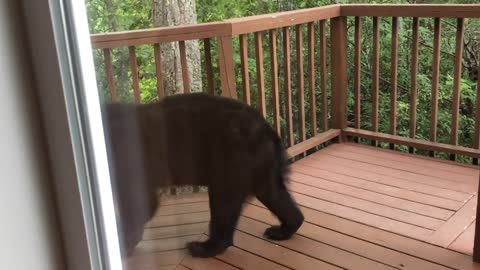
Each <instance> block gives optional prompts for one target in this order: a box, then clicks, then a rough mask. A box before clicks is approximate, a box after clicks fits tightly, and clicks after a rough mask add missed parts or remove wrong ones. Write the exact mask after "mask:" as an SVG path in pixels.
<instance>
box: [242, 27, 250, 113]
mask: <svg viewBox="0 0 480 270" xmlns="http://www.w3.org/2000/svg"><path fill="white" fill-rule="evenodd" d="M240 60H241V62H242V80H243V97H244V99H245V103H247V104H248V105H250V104H251V100H250V76H249V74H248V41H247V35H246V34H243V35H240Z"/></svg>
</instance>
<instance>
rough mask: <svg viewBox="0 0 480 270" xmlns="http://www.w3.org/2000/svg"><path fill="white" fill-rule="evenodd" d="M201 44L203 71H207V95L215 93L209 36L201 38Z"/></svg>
mask: <svg viewBox="0 0 480 270" xmlns="http://www.w3.org/2000/svg"><path fill="white" fill-rule="evenodd" d="M203 45H204V48H205V71H206V73H207V93H208V94H209V95H212V96H213V95H214V94H215V84H214V80H213V78H214V76H213V65H212V46H211V42H210V39H209V38H206V39H204V40H203Z"/></svg>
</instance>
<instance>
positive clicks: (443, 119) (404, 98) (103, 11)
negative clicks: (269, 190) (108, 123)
mask: <svg viewBox="0 0 480 270" xmlns="http://www.w3.org/2000/svg"><path fill="white" fill-rule="evenodd" d="M476 1H477V0H461V1H447V0H431V1H420V0H418V1H416V2H417V3H475V2H476ZM410 2H413V1H406V0H376V1H371V0H364V1H362V0H356V1H355V0H351V1H347V0H345V1H338V0H337V1H335V0H302V1H294V0H277V1H268V0H236V1H230V0H197V3H196V6H197V17H198V22H212V21H221V20H225V19H229V18H235V17H244V16H251V15H259V14H266V13H271V12H278V11H287V10H296V9H301V8H310V7H318V6H322V5H327V4H334V3H410ZM87 8H88V17H89V23H90V31H91V33H103V32H112V31H123V30H133V29H144V28H150V27H152V18H151V17H152V16H151V14H152V11H151V1H150V0H148V1H147V0H87ZM362 20H363V27H362V55H361V69H362V73H361V104H362V106H361V127H362V128H364V129H371V127H372V124H371V122H372V103H371V102H372V78H371V74H372V73H371V70H372V56H373V44H372V18H370V17H363V18H362ZM379 22H380V48H381V49H380V92H379V131H381V132H386V133H390V132H391V131H390V120H389V119H390V118H389V117H390V95H391V92H390V88H391V79H390V76H391V67H390V66H391V50H390V48H391V18H380V19H379ZM353 26H354V21H353V18H348V37H349V44H348V45H349V48H348V63H349V66H348V67H349V70H348V80H349V82H348V85H349V100H348V107H349V110H348V111H349V115H348V120H349V123H350V125H353V122H354V120H355V117H356V116H355V115H354V114H353V106H354V99H353V72H354V66H353V57H354V51H353V44H354V40H353V32H354V27H353ZM399 26H400V27H399V48H398V98H397V123H398V125H397V130H396V132H397V134H399V135H402V136H409V128H410V120H409V117H410V116H409V114H410V95H411V90H410V89H411V87H410V84H411V74H410V70H411V47H412V44H411V43H412V27H411V26H412V19H411V18H399ZM442 28H443V29H442V43H441V62H440V82H439V89H438V90H439V92H438V105H439V106H438V109H439V110H438V126H437V127H438V131H437V141H439V142H442V143H449V142H450V137H451V121H452V119H451V118H452V116H451V115H452V90H453V61H454V54H455V31H456V20H455V19H442ZM478 29H480V20H478V19H475V20H474V19H471V20H466V23H465V46H466V49H470V50H471V51H473V52H478V50H479V49H480V45H479V44H480V38H479V37H480V34H479V32H478ZM294 30H295V28H294V27H292V28H291V36H290V38H291V44H290V45H291V54H290V59H291V67H292V69H291V70H292V74H291V75H292V82H291V85H292V90H293V104H292V106H293V112H294V115H295V116H296V117H297V116H298V114H299V103H298V98H299V95H298V93H299V89H298V68H297V66H298V64H297V59H296V58H297V50H296V36H295V31H294ZM302 31H303V40H304V43H303V48H304V49H303V54H304V57H303V59H304V71H305V72H304V82H305V88H304V93H305V106H304V109H305V115H306V118H307V123H306V124H307V133H308V134H311V133H312V130H311V126H313V125H312V123H311V121H309V120H310V110H311V108H310V102H309V100H310V96H309V90H308V89H309V87H310V86H309V81H308V75H309V74H308V63H307V57H308V53H309V52H308V47H307V32H306V27H302ZM329 32H330V30H329V22H328V21H327V22H326V33H327V46H328V49H327V64H328V65H329V63H330V59H329V58H330V48H329V47H330V42H329V38H328V34H329ZM419 36H420V45H419V66H418V73H417V74H416V77H417V84H418V98H417V125H416V137H417V138H421V139H425V140H429V139H430V135H429V133H430V122H431V119H430V118H431V117H430V114H431V97H432V96H431V89H432V82H431V79H432V78H431V76H432V59H433V19H431V18H421V19H420V28H419ZM262 37H263V50H264V55H263V56H264V57H263V59H264V65H263V67H261V69H262V70H263V72H264V75H265V88H266V100H267V111H268V112H269V115H268V116H267V119H268V120H269V121H271V122H273V108H272V107H271V102H270V100H271V99H272V96H271V85H272V76H271V55H270V50H269V46H270V44H269V42H270V40H269V38H270V36H269V34H268V33H267V32H265V33H263V34H262ZM282 39H283V33H282V31H280V30H277V48H278V51H277V57H278V70H279V76H278V78H279V86H280V90H281V91H280V97H281V101H282V102H281V115H282V119H281V125H282V134H286V119H285V112H286V104H285V100H286V98H285V93H284V91H283V89H284V85H285V82H284V79H285V74H284V59H283V57H284V55H283V46H282ZM319 39H320V37H319V31H318V24H317V23H316V24H315V55H314V59H315V62H316V63H315V65H316V66H317V67H318V66H319V65H318V64H319V61H320V60H321V57H320V54H319V49H318V48H319ZM211 42H212V50H211V51H212V65H213V70H214V74H215V88H216V92H217V93H219V86H220V78H219V70H218V49H217V46H218V44H217V42H216V40H215V39H212V40H211ZM199 44H200V49H201V51H202V52H204V49H203V46H204V44H203V42H200V43H199ZM239 50H240V45H239V40H238V38H237V37H235V38H234V51H235V52H236V53H235V55H234V62H235V65H236V82H237V87H238V93H239V97H240V98H243V92H242V76H241V69H240V65H241V63H240V55H239ZM248 53H249V60H248V65H249V74H250V80H249V82H250V89H251V91H252V92H251V97H252V105H253V106H257V105H258V102H257V101H258V93H257V89H258V86H257V79H256V78H257V75H256V74H257V66H256V64H257V63H256V61H255V45H254V35H253V34H249V35H248ZM136 56H137V63H138V66H139V74H140V78H141V79H140V88H141V90H142V92H141V96H142V101H143V102H151V101H154V100H156V99H157V98H158V97H157V94H156V83H157V82H156V76H155V62H154V57H153V48H152V46H149V45H147V46H138V47H137V48H136ZM94 57H95V62H96V63H97V65H96V71H97V78H98V81H99V82H98V83H99V89H100V90H101V91H102V96H103V98H105V99H109V98H110V97H109V94H108V90H107V83H106V78H105V77H106V76H105V65H104V60H103V51H101V50H96V51H95V55H94ZM477 57H478V56H477ZM477 59H479V60H480V58H477ZM477 59H472V55H470V54H467V53H465V55H464V64H465V65H470V66H469V68H472V65H471V63H472V62H473V63H476V61H478V60H477ZM112 60H113V69H114V77H115V78H114V80H115V82H116V87H117V91H118V96H119V99H120V100H121V101H129V102H131V101H132V99H133V98H132V97H133V94H132V89H131V88H132V87H131V74H130V66H129V65H130V64H129V58H128V49H127V48H120V49H114V50H112ZM205 64H206V63H205V59H204V57H202V70H203V71H202V73H203V74H202V76H203V88H204V89H206V88H207V86H206V73H205V72H204V71H205ZM463 71H464V72H463V73H462V80H461V102H460V119H459V144H460V145H463V146H468V147H471V146H472V144H473V132H474V130H473V129H474V109H475V106H474V104H475V99H476V89H475V81H474V80H475V78H474V77H473V76H472V74H471V73H469V72H468V71H471V70H467V68H465V69H464V70H463ZM315 79H316V81H315V95H316V100H317V112H316V115H317V123H316V124H317V126H320V123H321V118H322V114H321V110H322V108H321V106H320V100H321V98H322V92H321V88H320V84H321V81H320V71H319V68H317V69H316V73H315ZM330 82H331V74H330V67H329V66H328V67H327V82H326V83H327V89H328V93H327V95H328V96H329V97H330V95H331V87H330ZM329 102H330V98H329ZM328 106H329V108H331V104H330V103H329V104H328ZM294 122H295V123H294V124H295V128H294V129H295V130H296V132H295V134H294V136H295V140H296V141H298V140H299V137H300V134H299V132H298V121H297V118H294ZM402 149H403V150H406V149H405V148H402ZM462 160H463V161H466V160H467V159H462Z"/></svg>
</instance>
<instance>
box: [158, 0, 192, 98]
mask: <svg viewBox="0 0 480 270" xmlns="http://www.w3.org/2000/svg"><path fill="white" fill-rule="evenodd" d="M152 12H153V25H154V26H156V27H160V26H172V25H185V24H193V23H196V22H197V12H196V5H195V0H153V5H152ZM185 45H186V54H187V63H188V75H189V78H190V86H191V91H192V92H201V91H202V75H201V74H202V70H201V62H200V49H199V47H198V41H197V40H192V41H187V42H185ZM160 48H161V56H162V71H163V78H164V86H165V91H166V94H175V93H182V92H183V81H182V68H181V63H180V50H179V44H178V43H177V42H171V43H163V44H161V45H160Z"/></svg>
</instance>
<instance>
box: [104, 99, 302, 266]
mask: <svg viewBox="0 0 480 270" xmlns="http://www.w3.org/2000/svg"><path fill="white" fill-rule="evenodd" d="M104 113H105V114H106V115H105V124H106V125H105V126H106V135H107V142H109V143H110V146H109V147H108V148H109V155H110V162H111V174H112V179H113V183H112V184H113V186H114V192H115V194H116V199H117V206H118V208H117V209H118V216H119V222H118V225H119V231H120V236H121V241H122V246H123V247H124V248H125V250H124V251H123V252H124V254H125V253H126V254H129V253H130V252H131V251H132V250H133V248H134V247H135V245H136V244H137V243H138V241H140V240H141V238H142V233H143V226H144V224H145V222H147V221H148V220H149V219H150V218H151V217H152V216H153V214H154V212H155V210H156V208H157V206H158V205H157V204H158V202H157V199H156V190H157V189H158V188H159V187H166V186H169V185H201V186H207V187H208V188H209V198H210V210H211V221H210V238H209V239H208V240H207V241H205V242H192V243H189V244H188V249H189V250H190V252H191V254H192V255H193V256H199V257H210V256H215V255H217V254H220V253H222V252H223V251H224V250H225V249H226V248H227V247H229V246H231V245H232V244H233V232H234V229H235V226H236V224H237V220H238V217H239V215H240V211H241V207H242V203H243V202H244V200H245V199H246V197H247V196H248V195H255V196H256V197H257V198H258V199H259V200H260V201H261V202H262V203H263V204H264V205H265V206H267V207H268V209H270V210H271V211H272V212H273V213H274V214H275V215H276V216H277V217H278V218H279V220H280V222H281V225H279V226H272V227H271V228H269V229H267V230H266V231H265V236H266V237H267V238H269V239H273V240H283V239H288V238H290V237H291V236H292V235H293V234H294V233H295V232H296V231H297V229H298V228H299V227H300V226H301V224H302V223H303V215H302V213H301V211H300V210H299V209H298V207H297V206H296V204H295V202H294V201H293V200H292V198H291V197H290V194H289V193H288V191H287V189H286V186H285V181H286V177H287V174H288V164H287V162H288V159H287V156H286V152H285V149H284V147H283V145H282V143H281V140H280V138H279V136H278V135H277V134H276V132H275V131H274V130H273V129H272V128H271V127H270V125H269V124H268V123H267V122H266V121H265V119H264V118H263V117H262V115H261V114H260V113H259V112H258V111H257V110H255V109H253V108H251V107H249V106H247V105H245V104H244V103H242V102H240V101H236V100H233V99H229V98H224V97H212V96H208V95H205V94H182V95H175V96H171V97H167V98H164V99H162V101H161V102H158V103H154V104H145V105H131V104H130V105H129V104H109V105H106V107H105V108H104Z"/></svg>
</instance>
